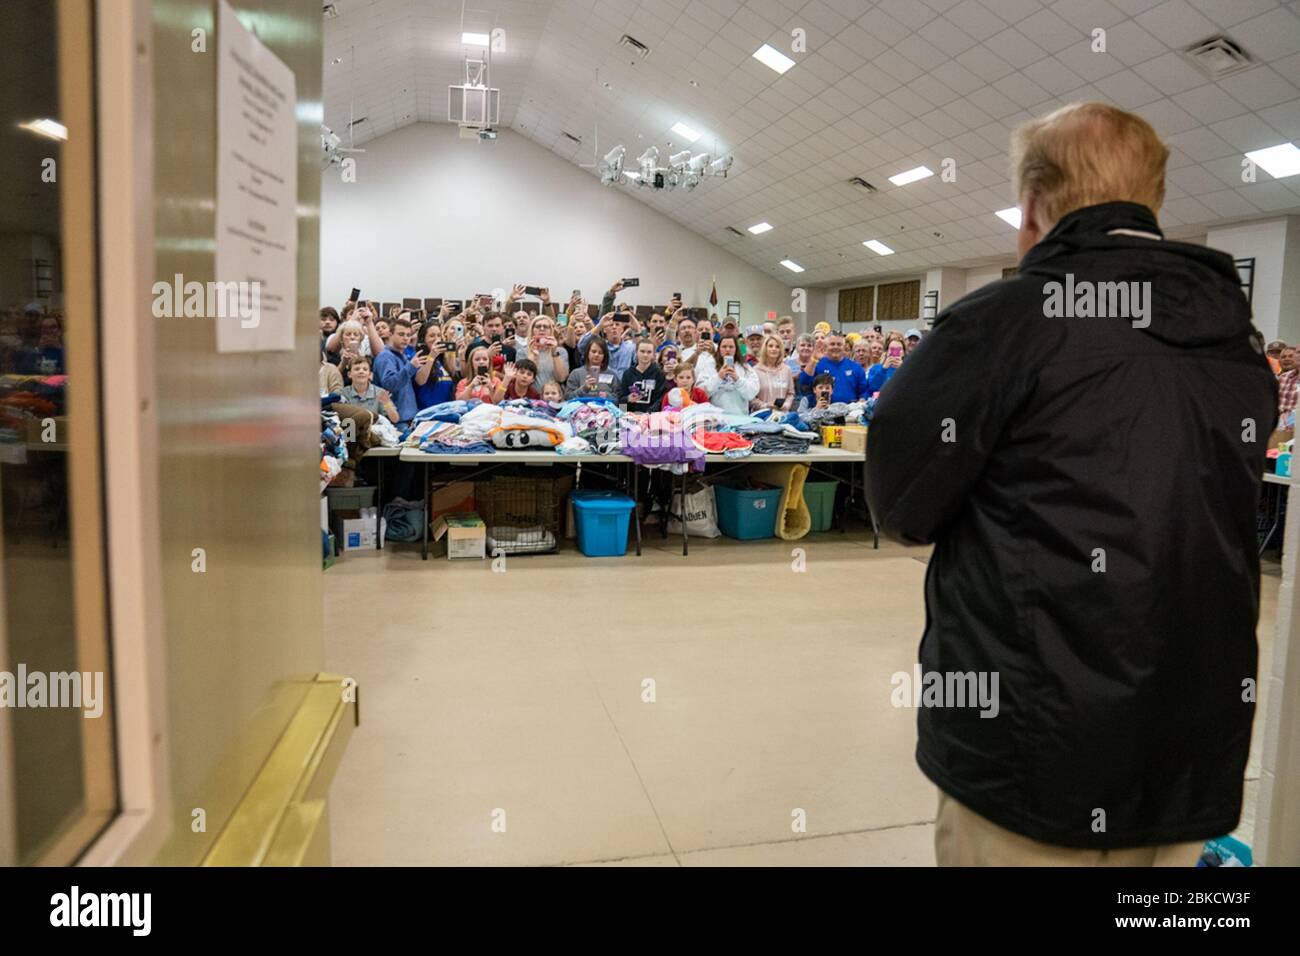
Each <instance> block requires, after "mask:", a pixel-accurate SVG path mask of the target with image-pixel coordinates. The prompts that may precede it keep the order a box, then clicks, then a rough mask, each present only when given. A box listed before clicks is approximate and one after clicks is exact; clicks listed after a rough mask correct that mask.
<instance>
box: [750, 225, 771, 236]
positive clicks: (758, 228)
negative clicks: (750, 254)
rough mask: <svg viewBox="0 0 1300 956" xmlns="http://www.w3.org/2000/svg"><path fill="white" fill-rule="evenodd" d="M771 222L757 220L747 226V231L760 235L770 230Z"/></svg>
mask: <svg viewBox="0 0 1300 956" xmlns="http://www.w3.org/2000/svg"><path fill="white" fill-rule="evenodd" d="M771 229H772V224H771V223H770V222H759V223H755V224H754V225H752V226H750V227H749V231H750V232H752V233H753V234H754V235H756V236H761V235H762V234H763V233H765V232H770V231H771Z"/></svg>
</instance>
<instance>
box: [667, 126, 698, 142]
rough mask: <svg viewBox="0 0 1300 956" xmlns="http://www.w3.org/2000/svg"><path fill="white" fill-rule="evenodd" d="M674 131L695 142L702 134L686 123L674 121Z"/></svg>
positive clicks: (688, 140)
mask: <svg viewBox="0 0 1300 956" xmlns="http://www.w3.org/2000/svg"><path fill="white" fill-rule="evenodd" d="M673 132H674V133H676V134H677V135H678V136H680V137H682V138H683V139H685V140H686V142H688V143H693V142H695V141H696V140H697V139H699V138H700V134H699V133H697V132H695V130H693V129H691V128H690V127H689V126H687V125H686V124H685V123H674V124H673Z"/></svg>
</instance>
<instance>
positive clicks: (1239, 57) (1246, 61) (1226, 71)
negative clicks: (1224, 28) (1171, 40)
mask: <svg viewBox="0 0 1300 956" xmlns="http://www.w3.org/2000/svg"><path fill="white" fill-rule="evenodd" d="M1183 56H1184V57H1186V58H1187V59H1188V60H1190V61H1191V62H1192V65H1193V66H1195V67H1196V68H1197V69H1198V70H1200V71H1201V72H1202V73H1204V74H1205V75H1206V76H1208V77H1209V78H1210V79H1212V80H1221V79H1223V78H1224V77H1225V76H1232V74H1234V73H1240V72H1241V71H1242V70H1248V69H1250V68H1251V67H1252V66H1254V65H1255V61H1254V60H1253V59H1251V56H1250V54H1249V53H1247V52H1246V51H1245V50H1243V49H1242V48H1241V46H1240V45H1239V44H1237V43H1236V42H1234V41H1232V40H1229V39H1228V38H1227V37H1225V36H1212V37H1209V38H1208V39H1205V40H1202V41H1200V42H1199V43H1193V44H1192V45H1191V46H1189V47H1188V48H1187V49H1185V50H1183Z"/></svg>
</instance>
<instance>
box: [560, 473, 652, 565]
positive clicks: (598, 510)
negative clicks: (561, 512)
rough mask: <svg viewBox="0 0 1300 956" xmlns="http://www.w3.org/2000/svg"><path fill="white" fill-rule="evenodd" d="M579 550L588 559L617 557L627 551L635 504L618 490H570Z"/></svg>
mask: <svg viewBox="0 0 1300 956" xmlns="http://www.w3.org/2000/svg"><path fill="white" fill-rule="evenodd" d="M569 501H570V502H571V503H572V504H573V520H574V523H575V524H576V525H577V531H578V550H579V551H581V552H582V553H583V554H585V555H586V556H587V557H589V558H616V557H620V556H622V555H624V554H626V553H627V529H628V523H629V522H630V521H631V519H632V509H633V508H634V507H636V502H634V501H633V500H632V499H631V498H629V497H628V496H627V495H621V494H619V493H618V492H617V491H586V490H582V489H579V490H577V491H573V492H570V494H569Z"/></svg>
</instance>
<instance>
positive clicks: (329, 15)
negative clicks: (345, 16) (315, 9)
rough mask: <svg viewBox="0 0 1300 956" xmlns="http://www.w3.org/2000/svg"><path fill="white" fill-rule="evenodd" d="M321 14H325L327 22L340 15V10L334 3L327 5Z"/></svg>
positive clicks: (322, 8)
mask: <svg viewBox="0 0 1300 956" xmlns="http://www.w3.org/2000/svg"><path fill="white" fill-rule="evenodd" d="M320 12H321V13H323V14H325V19H326V20H333V19H334V18H335V17H337V16H338V15H339V8H338V7H336V6H335V5H334V4H332V3H327V4H325V5H324V6H323V7H321V11H320Z"/></svg>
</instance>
